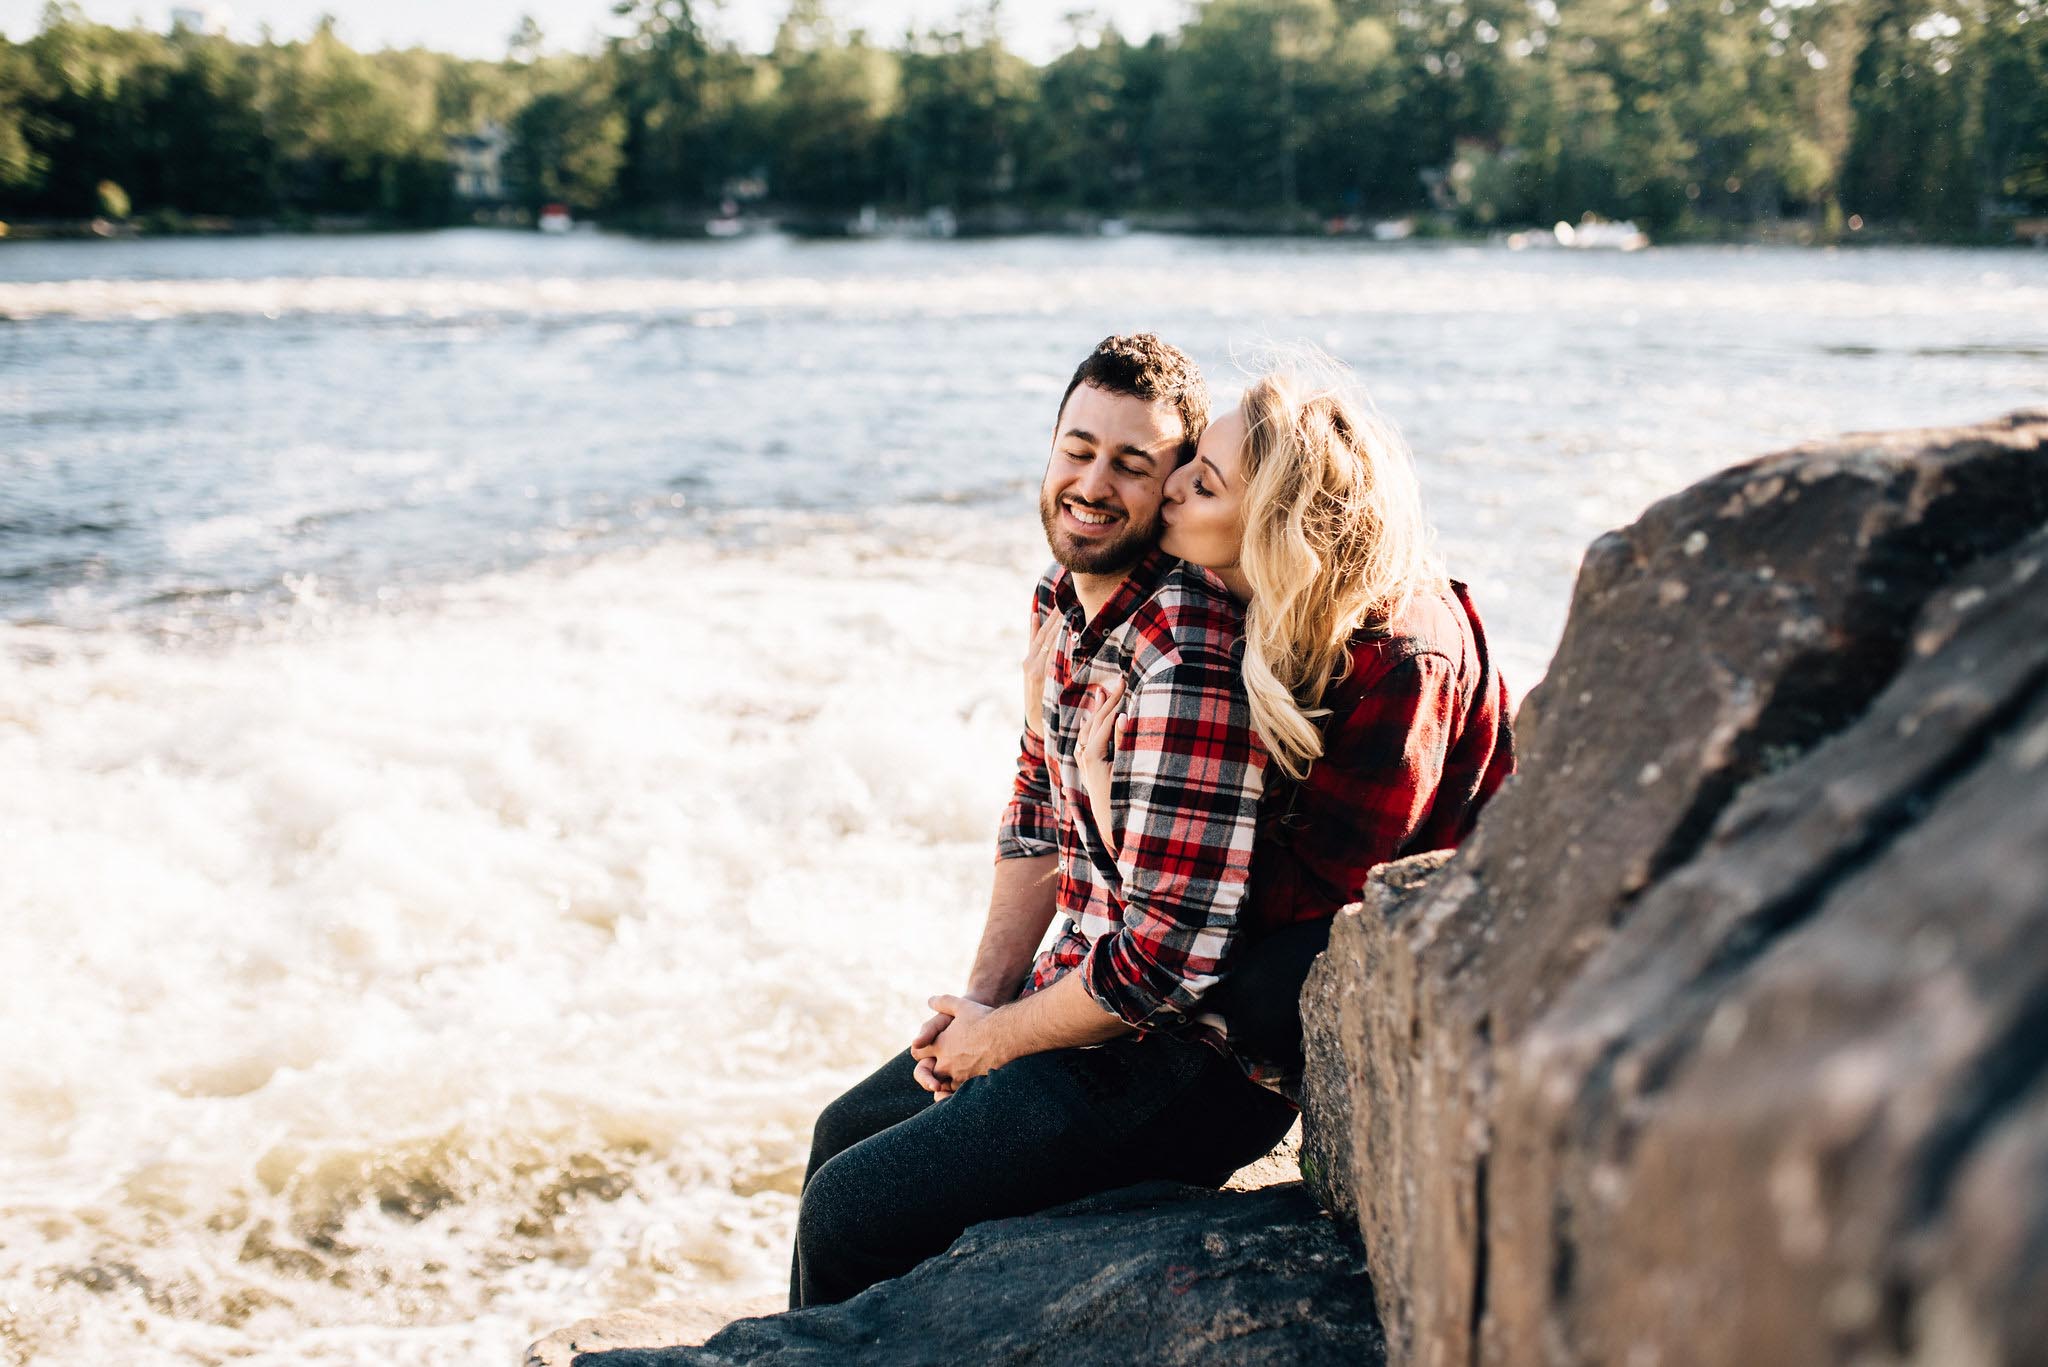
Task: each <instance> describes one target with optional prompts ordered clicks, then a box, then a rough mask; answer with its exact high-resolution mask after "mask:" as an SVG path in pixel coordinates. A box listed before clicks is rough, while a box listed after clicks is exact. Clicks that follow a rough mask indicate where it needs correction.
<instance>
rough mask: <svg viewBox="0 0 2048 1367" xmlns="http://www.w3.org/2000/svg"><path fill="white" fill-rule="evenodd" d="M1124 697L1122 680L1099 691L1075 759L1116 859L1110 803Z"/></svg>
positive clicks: (1105, 843)
mask: <svg viewBox="0 0 2048 1367" xmlns="http://www.w3.org/2000/svg"><path fill="white" fill-rule="evenodd" d="M1093 691H1094V690H1091V692H1093ZM1123 700H1124V681H1123V680H1122V679H1118V680H1117V681H1116V682H1115V683H1112V684H1109V685H1108V686H1106V687H1104V688H1103V689H1101V690H1100V691H1099V692H1096V693H1095V705H1094V706H1093V707H1092V708H1090V709H1089V710H1088V714H1087V715H1086V716H1085V717H1083V718H1082V719H1081V743H1080V746H1079V747H1078V749H1077V750H1076V752H1075V755H1074V762H1075V764H1076V765H1077V766H1078V767H1079V768H1080V770H1081V786H1082V788H1083V789H1084V790H1085V791H1086V792H1087V794H1088V810H1089V811H1091V812H1093V813H1094V814H1095V829H1096V831H1097V833H1098V834H1100V835H1101V836H1102V847H1103V848H1104V849H1105V850H1107V851H1109V856H1110V858H1112V859H1114V858H1115V857H1116V851H1117V839H1116V826H1115V824H1114V823H1113V822H1112V820H1111V817H1112V815H1113V814H1114V811H1115V809H1114V808H1113V807H1112V806H1111V805H1110V800H1109V789H1110V783H1111V769H1112V767H1113V764H1114V753H1113V751H1114V744H1113V743H1114V741H1115V740H1116V721H1117V716H1118V714H1119V711H1120V705H1121V704H1122V702H1123Z"/></svg>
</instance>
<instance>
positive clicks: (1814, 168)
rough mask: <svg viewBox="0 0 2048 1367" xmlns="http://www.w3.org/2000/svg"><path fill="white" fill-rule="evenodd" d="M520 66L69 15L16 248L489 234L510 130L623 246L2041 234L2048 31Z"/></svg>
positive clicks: (513, 51)
mask: <svg viewBox="0 0 2048 1367" xmlns="http://www.w3.org/2000/svg"><path fill="white" fill-rule="evenodd" d="M615 14H616V16H617V20H618V23H617V28H618V33H617V36H614V37H611V38H608V39H606V40H604V41H603V43H602V44H601V45H600V46H599V47H598V49H597V50H595V51H589V52H582V53H563V52H556V51H550V50H549V49H548V48H547V45H546V43H545V41H544V36H543V35H542V34H541V33H540V32H539V30H538V29H537V28H535V27H534V25H533V24H532V22H531V21H530V20H529V21H526V22H525V23H523V24H522V25H521V27H520V29H519V31H518V32H516V33H514V34H513V35H511V37H510V40H509V41H508V43H507V50H506V54H505V56H504V57H503V58H502V59H500V60H496V61H486V60H473V59H464V58H458V57H453V56H448V55H444V54H440V53H434V52H429V51H424V50H420V49H409V50H403V51H379V52H359V51H356V50H354V49H353V48H351V47H350V46H349V45H348V44H346V43H344V42H343V41H342V40H341V39H340V38H339V37H338V36H337V34H336V31H335V28H334V25H333V23H332V22H331V21H323V22H322V23H321V24H320V25H319V26H318V27H316V28H315V29H314V31H313V32H312V33H311V34H310V35H308V36H306V37H304V38H297V39H290V40H284V41H279V40H276V39H273V38H270V37H268V36H266V38H265V39H264V40H263V41H261V42H257V43H238V42H233V41H230V40H228V39H227V38H225V37H220V36H214V35H209V34H205V33H197V32H191V31H187V30H178V31H174V32H172V33H169V34H159V33H154V32H149V31H145V30H142V29H138V28H116V27H109V26H106V25H101V24H96V23H92V22H89V21H87V20H86V19H85V18H84V17H83V15H82V14H81V13H80V12H79V11H78V10H77V9H76V7H75V6H72V5H67V4H52V5H50V6H49V7H48V8H47V10H46V11H45V13H44V16H43V20H42V24H41V27H40V30H39V31H38V32H37V33H36V34H35V35H34V36H33V37H30V38H27V39H26V40H25V41H21V42H8V41H5V40H0V219H5V218H35V217H44V218H58V219H62V218H78V217H88V216H93V215H109V216H116V217H124V216H127V215H129V214H131V213H132V214H134V215H138V216H154V217H155V218H157V219H158V220H159V221H161V222H165V223H175V221H176V220H177V219H178V218H179V217H180V216H214V215H218V216H230V217H236V218H244V219H259V220H268V221H274V222H281V223H291V222H294V221H301V220H308V219H313V218H317V217H319V216H322V215H355V216H362V217H366V218H369V219H373V220H376V221H380V222H391V223H410V224H434V223H448V222H455V221H461V220H463V219H464V218H465V217H466V216H467V215H468V214H469V213H471V212H472V210H473V206H472V205H470V204H467V203H465V202H463V201H461V200H459V199H458V197H457V195H456V193H455V188H454V183H453V178H452V175H451V157H452V156H453V153H452V151H451V147H450V140H451V138H455V137H458V136H461V135H465V134H472V133H475V132H477V131H478V130H480V129H484V128H487V127H492V126H496V127H498V128H501V129H503V130H504V134H505V154H504V167H505V171H506V182H507V185H508V187H509V188H508V195H509V196H510V197H511V198H512V199H513V200H514V201H516V202H518V203H522V204H525V205H526V206H528V207H532V206H537V205H539V204H542V203H546V202H554V201H559V202H563V203H566V204H569V205H571V206H573V207H574V208H575V209H577V210H578V211H579V212H583V213H588V214H596V215H598V216H601V217H608V218H611V219H615V220H618V221H622V222H629V223H630V222H655V221H658V220H660V219H662V218H663V217H664V216H668V217H686V216H688V215H689V214H692V213H701V212H705V211H709V210H710V208H711V206H716V205H718V204H720V203H721V202H722V201H725V200H728V199H729V198H731V197H732V196H734V195H735V194H738V195H741V196H742V197H746V196H750V195H759V196H763V197H765V199H766V201H767V202H768V203H769V204H770V205H771V206H773V207H774V208H776V209H778V210H781V211H783V212H785V213H788V214H792V215H796V216H798V217H802V216H806V215H808V216H811V217H812V218H814V219H816V220H817V221H821V222H825V221H832V220H833V219H834V217H835V216H842V217H843V216H845V215H850V214H853V213H857V212H858V211H859V210H860V209H861V208H863V207H864V206H876V207H878V208H881V209H883V210H885V211H899V212H922V211H925V210H929V209H932V208H935V207H944V208H948V209H952V210H955V211H958V212H960V213H963V214H965V213H973V212H976V211H982V210H990V209H995V208H1002V207H1011V208H1025V209H1030V210H1034V211H1047V212H1057V211H1068V210H1071V211H1079V212H1085V213H1096V214H1164V215H1178V216H1180V217H1182V218H1183V219H1185V220H1186V221H1189V222H1190V223H1192V224H1196V225H1203V224H1206V225H1209V226H1217V225H1230V224H1238V225H1242V226H1253V227H1266V228H1274V227H1288V226H1297V225H1299V226H1306V225H1310V224H1313V223H1314V222H1316V221H1318V220H1322V219H1327V218H1329V217H1332V216H1339V215H1342V216H1351V217H1357V218H1370V217H1387V216H1397V215H1403V214H1409V213H1413V212H1416V211H1434V215H1435V217H1436V218H1437V219H1440V220H1450V219H1455V220H1456V221H1457V222H1459V223H1461V224H1462V225H1464V226H1466V227H1471V228H1486V227H1490V226H1495V225H1509V224H1516V223H1547V222H1550V221H1553V220H1557V219H1566V220H1576V219H1578V218H1580V216H1581V215H1583V214H1587V213H1593V214H1598V215H1602V216H1605V217H1609V218H1633V219H1636V220H1638V221H1639V222H1642V223H1643V224H1644V225H1645V226H1647V227H1648V228H1650V230H1651V231H1652V232H1653V233H1656V234H1658V235H1660V236H1682V235H1695V236H1711V235H1715V234H1718V233H1729V232H1737V231H1744V230H1747V229H1749V228H1750V227H1752V226H1753V225H1755V224H1757V223H1759V222H1769V221H1773V220H1781V219H1786V218H1791V219H1797V220H1802V221H1803V222H1804V223H1805V224H1807V225H1810V226H1811V227H1812V228H1813V229H1814V230H1816V231H1817V232H1818V233H1819V234H1820V235H1821V236H1823V237H1828V238H1832V237H1835V236H1838V235H1840V234H1841V233H1842V232H1843V231H1844V226H1845V224H1846V225H1848V226H1849V227H1851V228H1855V227H1860V226H1862V225H1864V224H1868V225H1870V226H1871V227H1872V228H1873V229H1875V228H1877V227H1879V226H1882V227H1884V228H1886V229H1888V230H1890V231H1893V232H1897V233H1902V234H1911V235H1915V236H1920V237H1926V238H1944V239H1958V238H1971V237H1980V236H1990V235H1994V234H1995V233H1996V232H1997V231H1998V230H1999V228H2000V225H2001V224H2002V223H2003V221H2004V220H2007V219H2011V218H2016V217H2025V216H2029V215H2039V214H2041V213H2043V212H2048V0H1206V3H1203V4H1201V5H1199V6H1198V7H1197V8H1196V9H1195V11H1194V12H1193V14H1192V16H1191V18H1190V20H1189V21H1188V22H1187V23H1186V24H1185V25H1184V26H1183V27H1182V28H1180V29H1179V30H1178V31H1176V32H1170V33H1162V34H1157V35H1154V36H1152V37H1150V38H1148V39H1146V40H1145V41H1143V42H1133V41H1128V40H1126V39H1125V38H1123V37H1122V36H1121V35H1120V34H1119V33H1118V32H1117V31H1116V30H1115V28H1113V27H1112V26H1110V25H1108V24H1106V23H1102V22H1099V21H1097V20H1095V19H1092V18H1090V17H1088V16H1087V15H1086V14H1077V15H1075V16H1074V17H1073V18H1072V20H1071V25H1072V41H1071V43H1070V45H1069V47H1068V50H1067V51H1066V52H1065V53H1063V54H1062V55H1061V56H1059V57H1058V58H1056V59H1055V60H1053V61H1051V62H1049V63H1046V64H1045V65H1043V66H1039V65H1034V64H1033V63H1031V62H1028V61H1026V60H1024V59H1023V58H1021V57H1019V56H1018V55H1017V54H1015V53H1013V52H1010V51H1008V50H1007V49H1006V48H1005V47H1004V46H1003V44H1002V41H1001V39H1000V37H999V34H998V24H997V19H998V12H997V5H996V4H995V3H989V2H988V0H983V2H982V3H979V4H977V5H975V6H973V7H971V8H970V9H968V10H967V11H965V12H963V14H962V16H961V18H960V19H959V21H958V22H956V23H954V24H952V25H950V26H946V27H943V28H939V29H934V30H930V31H925V32H921V33H913V34H906V35H902V36H900V37H896V38H892V39H889V40H886V41H885V40H878V39H877V38H876V37H874V36H873V35H870V34H867V33H864V32H860V31H858V30H851V29H849V28H847V27H846V26H845V25H844V24H843V23H842V22H840V20H839V19H838V18H837V16H835V14H834V13H833V10H832V7H831V5H830V3H829V0H793V3H792V4H791V5H790V6H789V9H788V12H787V17H786V18H785V19H784V21H783V22H782V24H781V27H780V29H779V31H778V33H777V35H776V38H775V41H774V44H773V46H772V47H771V49H770V50H769V51H767V52H766V53H754V52H748V51H743V50H741V49H739V48H738V47H736V46H735V45H734V44H733V43H731V42H730V41H727V40H725V39H722V38H720V37H719V36H718V35H717V33H716V32H715V30H714V29H713V28H711V27H709V26H707V23H706V22H705V21H706V19H707V17H708V16H707V13H706V10H705V6H704V5H703V4H702V3H701V0H700V3H695V4H693V3H692V0H623V2H622V3H619V4H618V5H616V7H615Z"/></svg>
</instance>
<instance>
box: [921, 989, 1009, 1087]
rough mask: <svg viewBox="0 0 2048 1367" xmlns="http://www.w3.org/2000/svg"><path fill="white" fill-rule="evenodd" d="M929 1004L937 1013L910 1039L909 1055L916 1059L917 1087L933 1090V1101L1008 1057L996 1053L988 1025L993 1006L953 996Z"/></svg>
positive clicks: (990, 1069) (1001, 1062) (940, 998)
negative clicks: (1003, 1057)
mask: <svg viewBox="0 0 2048 1367" xmlns="http://www.w3.org/2000/svg"><path fill="white" fill-rule="evenodd" d="M929 1005H930V1006H931V1008H932V1010H933V1011H935V1012H937V1013H938V1014H936V1015H934V1016H933V1017H932V1018H931V1019H930V1020H928V1021H926V1022H925V1023H924V1026H923V1028H921V1029H920V1030H919V1031H918V1032H917V1035H916V1036H915V1037H914V1038H913V1039H912V1040H911V1041H910V1056H911V1057H912V1058H914V1059H916V1060H917V1074H916V1075H917V1083H918V1086H920V1087H922V1088H924V1089H925V1090H926V1091H928V1092H930V1093H931V1094H932V1100H934V1101H943V1100H945V1099H946V1098H947V1097H949V1096H951V1095H952V1094H953V1092H954V1091H955V1090H956V1089H958V1088H959V1087H960V1086H961V1085H962V1084H964V1083H966V1082H967V1081H969V1080H970V1079H972V1078H977V1077H980V1076H981V1075H982V1074H983V1073H990V1072H994V1071H995V1070H996V1069H997V1068H1000V1067H1001V1066H1002V1065H1003V1063H1004V1062H1005V1061H1006V1060H1004V1059H1002V1058H1000V1057H998V1056H997V1055H996V1053H995V1050H994V1049H993V1048H992V1044H993V1041H992V1040H990V1039H989V1031H988V1030H987V1028H986V1025H985V1023H986V1021H987V1020H988V1018H989V1016H991V1015H992V1014H994V1011H995V1008H994V1007H992V1006H984V1005H983V1004H982V1003H980V1002H978V1001H971V1000H969V999H968V998H966V997H951V996H938V997H933V998H932V999H931V1001H930V1003H929Z"/></svg>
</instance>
